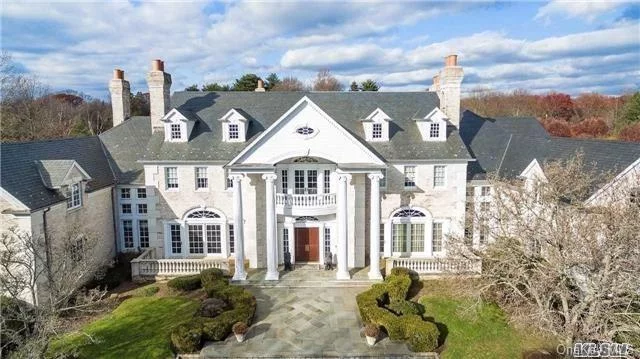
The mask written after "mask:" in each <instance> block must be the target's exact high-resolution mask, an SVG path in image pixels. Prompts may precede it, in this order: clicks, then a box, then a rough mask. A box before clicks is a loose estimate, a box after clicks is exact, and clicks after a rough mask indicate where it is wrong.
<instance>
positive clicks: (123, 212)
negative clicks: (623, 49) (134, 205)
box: [122, 203, 131, 214]
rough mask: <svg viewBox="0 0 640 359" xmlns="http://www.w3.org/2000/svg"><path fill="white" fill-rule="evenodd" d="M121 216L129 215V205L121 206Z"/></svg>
mask: <svg viewBox="0 0 640 359" xmlns="http://www.w3.org/2000/svg"><path fill="white" fill-rule="evenodd" d="M122 214H131V203H124V204H122Z"/></svg>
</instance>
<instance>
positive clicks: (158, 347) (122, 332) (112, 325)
mask: <svg viewBox="0 0 640 359" xmlns="http://www.w3.org/2000/svg"><path fill="white" fill-rule="evenodd" d="M197 308H198V302H197V301H195V300H192V299H187V298H180V297H135V298H130V299H127V300H125V301H124V302H122V304H120V306H119V307H118V308H116V309H115V310H114V311H113V312H112V313H110V314H108V315H107V316H106V317H103V318H102V319H99V320H97V321H94V322H91V323H89V324H87V325H86V326H85V327H84V328H83V329H82V331H83V332H85V333H87V334H89V335H90V336H92V337H93V338H94V339H95V340H97V341H98V343H91V342H90V341H89V340H88V338H87V336H86V335H84V334H81V333H70V334H68V335H65V336H63V337H62V338H60V339H58V340H56V341H54V342H53V343H52V345H51V352H50V353H59V352H69V351H71V350H74V349H75V348H77V350H78V354H79V357H80V358H115V359H123V358H171V357H173V356H174V355H173V353H172V351H171V348H170V339H169V332H170V331H171V328H173V327H175V326H176V325H178V324H181V323H184V322H185V321H188V320H189V319H190V318H191V317H192V316H193V314H194V313H195V311H196V310H197Z"/></svg>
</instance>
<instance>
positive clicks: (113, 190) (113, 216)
mask: <svg viewBox="0 0 640 359" xmlns="http://www.w3.org/2000/svg"><path fill="white" fill-rule="evenodd" d="M117 195H118V191H117V190H116V186H115V185H114V186H113V187H111V222H113V249H114V251H115V253H113V257H114V258H115V257H116V256H117V255H118V223H117V222H116V209H117V208H118V207H117V206H116V196H117Z"/></svg>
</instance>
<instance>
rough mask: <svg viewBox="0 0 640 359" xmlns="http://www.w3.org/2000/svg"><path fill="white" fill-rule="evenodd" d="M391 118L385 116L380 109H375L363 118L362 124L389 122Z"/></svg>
mask: <svg viewBox="0 0 640 359" xmlns="http://www.w3.org/2000/svg"><path fill="white" fill-rule="evenodd" d="M391 120H392V118H391V116H389V115H387V114H386V113H385V112H384V111H382V109H381V108H380V107H378V108H376V109H375V110H374V111H373V112H371V114H369V116H367V117H365V118H363V119H362V120H361V121H362V122H380V121H391Z"/></svg>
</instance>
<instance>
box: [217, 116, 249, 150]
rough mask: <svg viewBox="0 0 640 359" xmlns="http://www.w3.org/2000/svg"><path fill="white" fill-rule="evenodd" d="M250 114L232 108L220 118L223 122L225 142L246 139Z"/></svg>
mask: <svg viewBox="0 0 640 359" xmlns="http://www.w3.org/2000/svg"><path fill="white" fill-rule="evenodd" d="M247 117H248V115H247V114H246V113H245V112H244V111H242V110H240V109H235V108H232V109H231V110H229V111H228V112H227V113H226V114H225V115H224V116H222V117H221V118H219V119H218V120H219V121H220V122H221V123H222V140H223V141H225V142H244V141H246V135H247V127H248V125H249V121H248V119H247Z"/></svg>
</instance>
